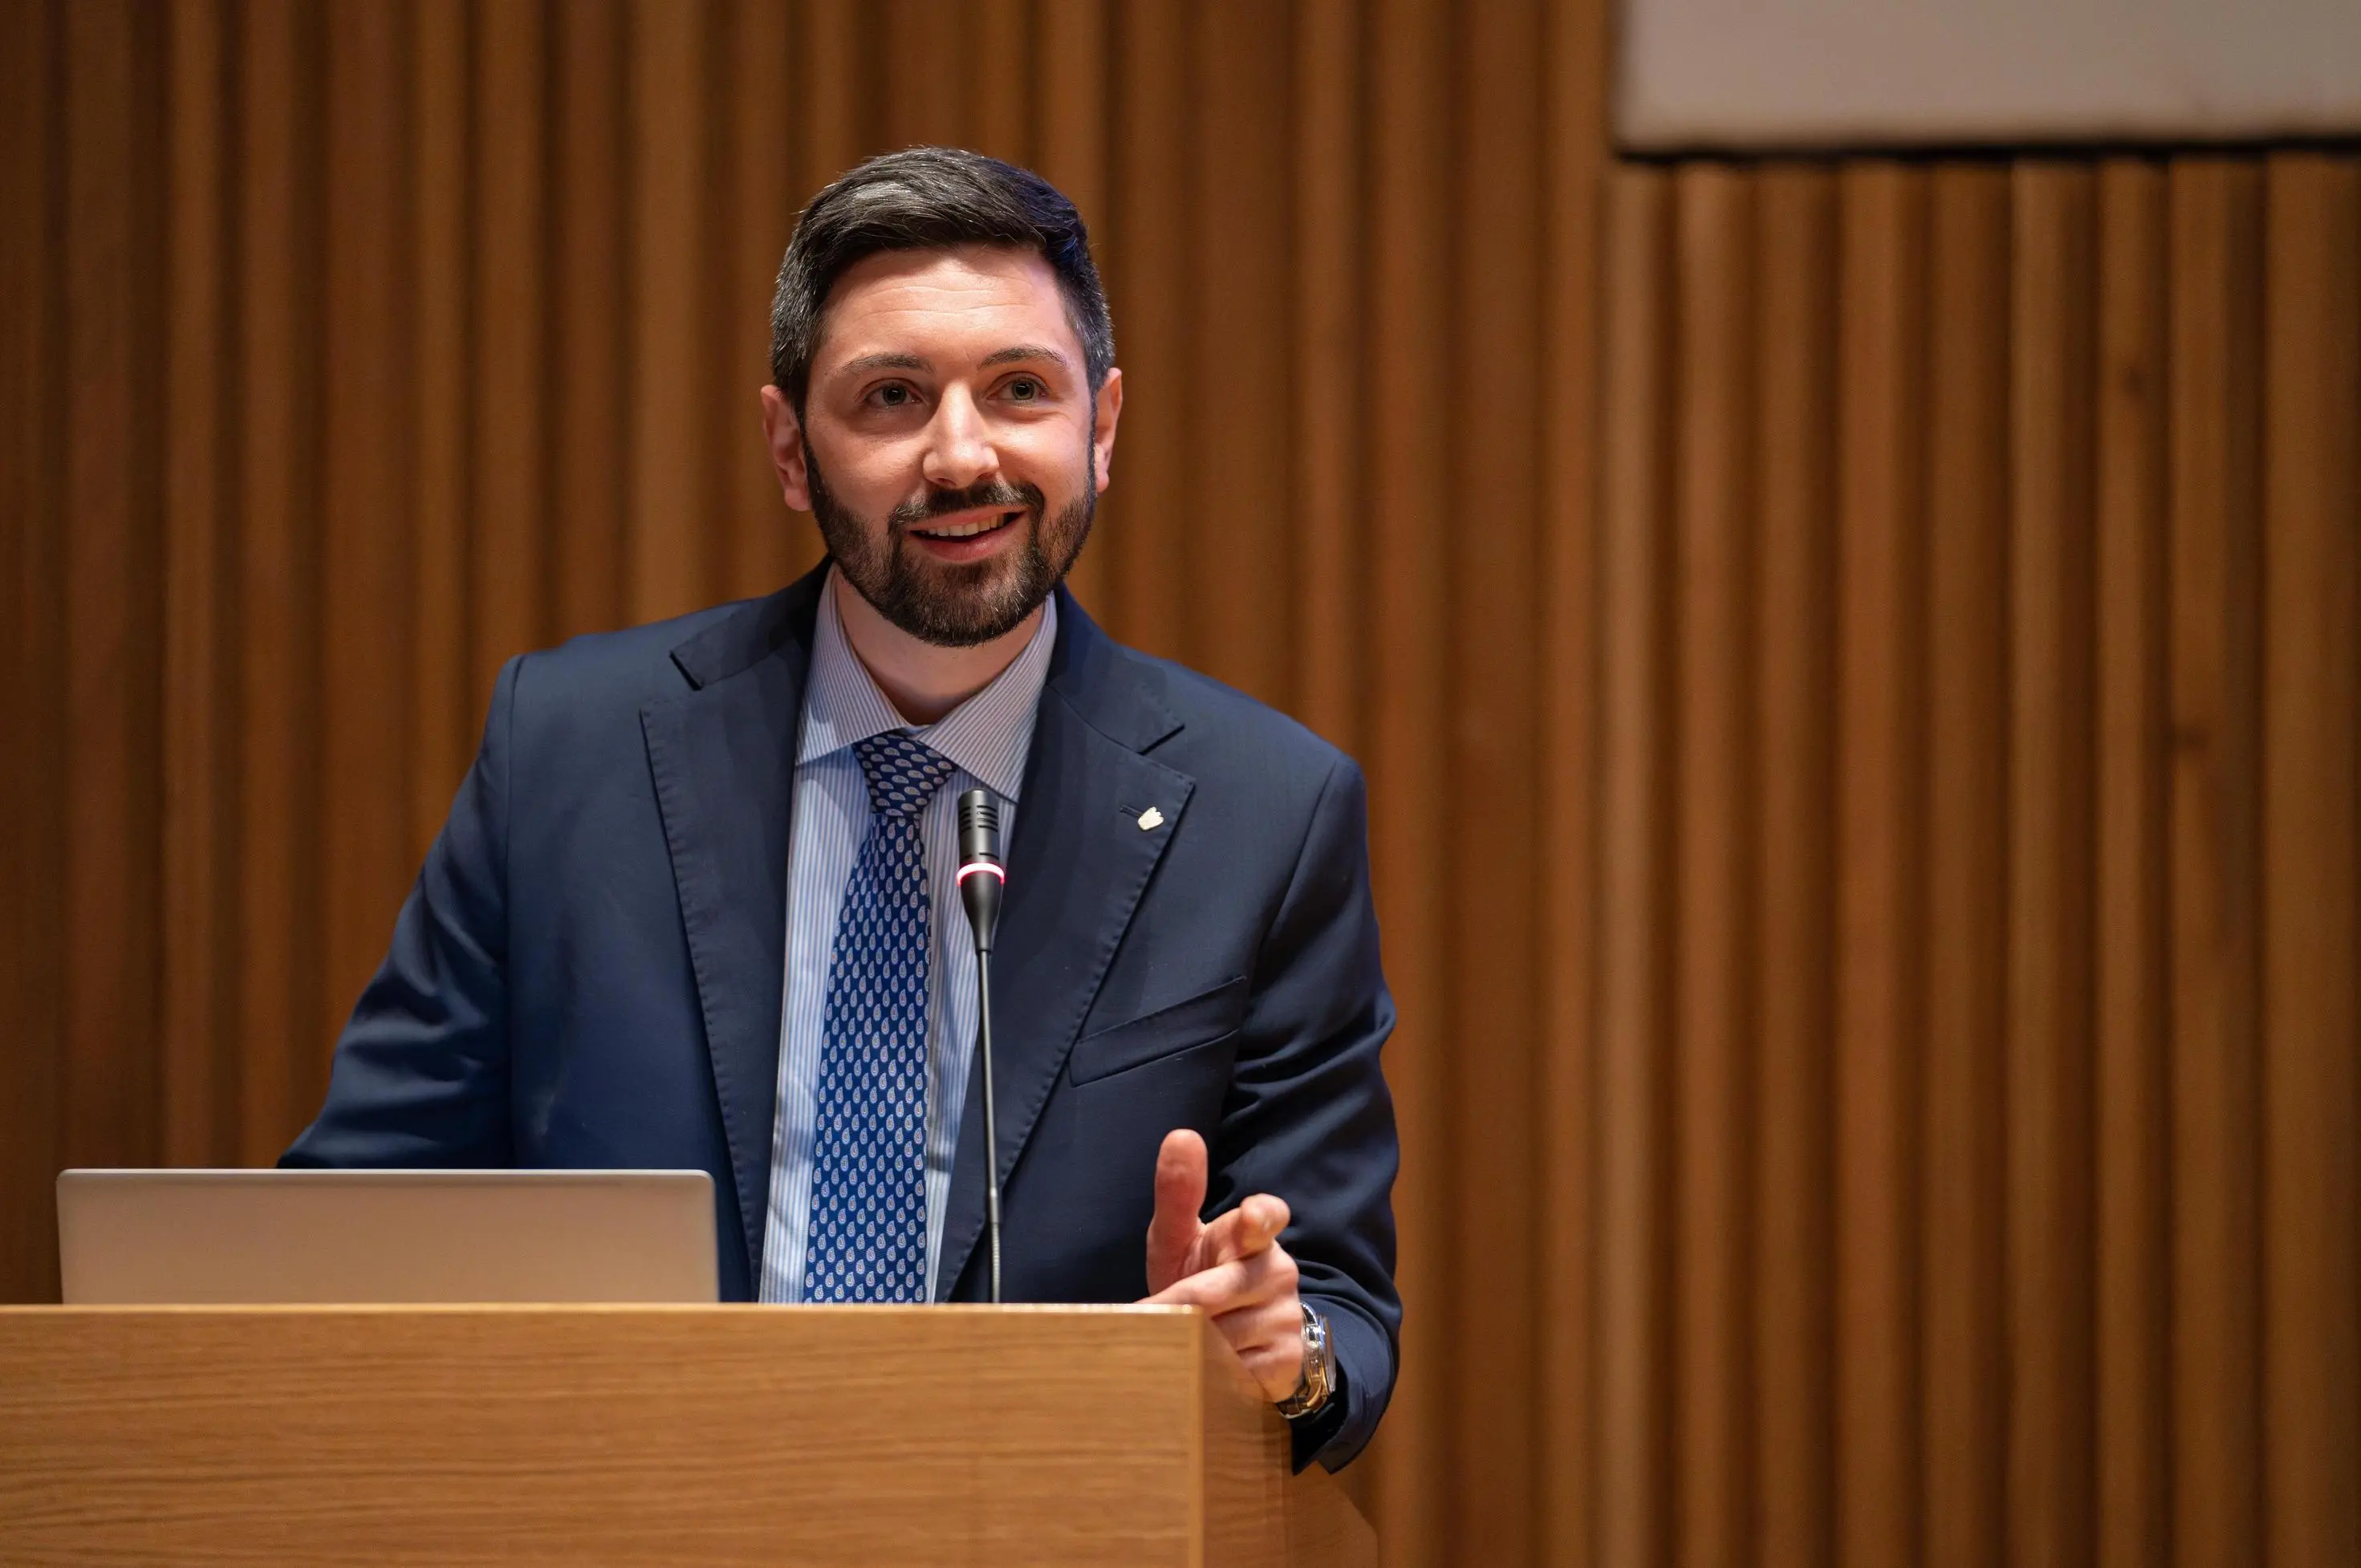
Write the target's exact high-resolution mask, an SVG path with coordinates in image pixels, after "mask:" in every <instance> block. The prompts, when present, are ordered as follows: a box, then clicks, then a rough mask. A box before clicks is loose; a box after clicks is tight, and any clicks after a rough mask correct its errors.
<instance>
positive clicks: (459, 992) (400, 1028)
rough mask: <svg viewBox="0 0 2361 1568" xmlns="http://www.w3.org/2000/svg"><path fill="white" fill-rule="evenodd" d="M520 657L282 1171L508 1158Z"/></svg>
mask: <svg viewBox="0 0 2361 1568" xmlns="http://www.w3.org/2000/svg"><path fill="white" fill-rule="evenodd" d="M521 665H522V660H520V659H511V660H510V661H509V662H508V663H507V664H506V665H505V666H503V667H502V669H501V670H500V679H499V680H498V681H497V682H496V683H495V684H494V685H493V688H492V705H491V712H490V714H489V717H488V718H486V720H485V724H484V739H483V744H482V745H481V746H480V747H479V748H478V751H477V752H476V761H475V764H474V766H472V767H471V768H469V769H468V771H467V779H466V781H465V782H464V783H463V784H461V785H460V786H459V794H458V796H457V798H456V799H455V800H454V801H453V802H452V805H451V815H450V817H449V819H448V820H446V821H445V823H444V825H443V831H442V833H441V834H440V835H439V836H437V838H436V839H435V840H434V848H433V849H432V850H429V851H428V852H427V856H426V863H425V865H424V867H423V869H421V871H420V872H419V873H418V881H417V883H415V884H414V885H413V886H412V888H411V890H410V897H409V898H408V900H407V901H405V902H404V903H403V905H402V906H401V916H400V918H399V919H398V920H397V921H396V922H395V924H394V928H393V945H392V948H391V949H390V951H389V952H388V953H387V954H386V956H385V962H384V963H383V964H382V965H380V966H379V969H378V971H377V974H376V976H375V977H374V978H373V979H371V980H370V981H369V982H368V988H367V989H366V990H364V991H363V992H361V997H360V1001H359V1003H358V1004H357V1005H356V1006H355V1007H354V1009H353V1014H352V1018H351V1020H350V1021H349V1022H348V1023H346V1025H345V1032H344V1036H343V1037H342V1038H341V1039H340V1040H339V1041H338V1042H337V1044H336V1054H335V1064H334V1065H333V1067H332V1068H331V1069H330V1071H329V1078H328V1097H327V1102H326V1103H325V1104H324V1105H323V1106H322V1107H321V1110H320V1114H319V1118H318V1119H317V1120H316V1121H314V1122H313V1124H311V1126H309V1127H307V1128H306V1129H304V1131H303V1133H302V1135H301V1136H299V1137H298V1138H297V1139H296V1140H295V1142H294V1144H293V1146H291V1147H290V1148H289V1149H288V1150H287V1152H286V1153H285V1154H283V1155H281V1156H280V1159H279V1163H280V1165H281V1166H287V1167H293V1166H363V1167H385V1166H461V1167H500V1166H505V1165H508V1164H509V1163H511V1156H510V1138H509V1093H508V1084H509V1032H508V974H507V959H508V820H509V738H510V735H511V728H512V724H511V721H512V718H513V713H514V708H515V702H516V686H517V676H518V671H519V669H520V667H521Z"/></svg>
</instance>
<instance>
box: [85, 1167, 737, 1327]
mask: <svg viewBox="0 0 2361 1568" xmlns="http://www.w3.org/2000/svg"><path fill="white" fill-rule="evenodd" d="M714 1248H715V1240H714V1217H713V1182H712V1179H711V1178H709V1177H708V1176H707V1175H706V1173H705V1172H703V1171H701V1170H69V1171H66V1172H65V1173H64V1174H62V1175H60V1177H59V1178H58V1254H59V1263H60V1273H61V1275H62V1277H63V1284H64V1297H65V1300H66V1303H67V1304H68V1305H69V1306H178V1305H194V1304H201V1303H214V1302H300V1301H313V1302H324V1301H337V1302H362V1301H413V1302H415V1301H667V1302H706V1301H711V1300H713V1299H715V1297H716V1295H717V1293H718V1280H717V1276H716V1258H715V1251H714Z"/></svg>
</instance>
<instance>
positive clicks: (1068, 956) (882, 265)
mask: <svg viewBox="0 0 2361 1568" xmlns="http://www.w3.org/2000/svg"><path fill="white" fill-rule="evenodd" d="M772 334H773V378H774V385H772V386H770V387H766V388H764V389H763V424H764V428H765V430H766V431H767V433H768V435H769V440H770V448H771V454H772V457H773V461H774V464H775V466H776V467H777V470H778V475H779V483H780V488H781V490H782V491H783V493H784V494H785V499H786V500H787V502H788V504H789V505H790V506H792V507H794V508H796V510H810V511H811V512H812V513H813V515H814V516H815V517H816V518H817V519H818V523H819V527H820V530H821V533H822V536H823V537H824V539H825V540H826V542H827V544H828V547H829V554H830V558H831V559H830V562H829V564H826V565H823V566H822V567H821V568H820V569H819V570H818V571H817V572H815V573H813V574H812V575H810V576H807V577H805V578H804V579H803V580H802V581H800V582H797V583H796V584H794V585H793V586H791V587H788V588H786V589H785V590H784V591H782V592H780V593H778V594H775V595H773V596H772V597H771V598H766V599H762V600H758V601H754V602H752V603H747V604H740V605H730V606H725V607H723V608H721V609H712V610H707V611H704V612H702V613H700V614H697V615H692V616H688V617H686V618H685V619H683V620H675V621H671V622H667V623H664V624H662V625H657V626H644V627H640V628H636V629H634V630H627V631H620V632H615V633H611V634H609V635H605V636H599V637H588V638H583V639H580V640H577V641H574V642H571V643H568V644H567V645H566V646H565V647H563V648H560V649H557V650H555V651H553V652H542V653H535V654H530V655H527V656H525V657H522V658H519V659H514V660H511V662H510V663H508V665H507V666H506V668H504V669H503V670H502V671H501V672H500V679H499V681H498V683H497V685H495V687H494V690H493V696H492V704H491V712H490V717H489V721H488V722H487V724H486V726H485V730H484V740H483V746H482V749H481V751H480V752H479V753H478V757H477V759H476V762H475V766H474V768H473V769H472V771H471V772H470V773H469V774H468V776H467V782H466V783H465V784H464V785H463V786H462V787H461V789H460V792H459V795H458V798H457V800H456V803H455V804H454V806H453V807H452V812H451V817H450V820H449V822H448V823H447V824H446V826H445V828H444V831H443V833H442V836H441V837H440V838H439V839H437V841H436V843H435V845H434V850H433V851H432V852H431V853H430V855H429V856H428V859H427V862H426V865H425V868H424V870H423V872H422V873H421V874H420V877H419V881H418V884H417V886H416V888H415V889H414V890H413V891H412V894H411V896H410V899H409V902H408V903H407V904H406V905H404V906H403V908H402V911H401V919H400V921H399V923H398V925H397V927H396V929H395V933H394V938H393V946H392V950H391V951H390V954H389V955H388V957H387V959H386V961H385V964H384V966H383V967H382V968H381V969H380V970H379V972H378V974H377V976H376V978H375V979H374V980H373V981H371V982H370V984H369V986H368V990H367V991H366V992H364V993H363V995H362V997H361V999H360V1003H359V1005H358V1006H357V1008H356V1010H355V1012H354V1014H353V1017H352V1021H351V1023H350V1025H348V1026H347V1027H346V1032H345V1036H344V1038H343V1040H342V1041H341V1043H340V1044H339V1045H338V1047H337V1050H336V1058H335V1069H334V1072H333V1076H332V1078H331V1080H330V1083H329V1088H328V1096H327V1102H326V1105H325V1106H324V1109H323V1110H322V1111H321V1113H320V1117H319V1119H318V1121H316V1122H315V1123H313V1125H312V1126H311V1127H310V1128H309V1129H308V1130H307V1131H306V1132H305V1133H304V1134H303V1135H302V1137H301V1138H299V1139H298V1140H297V1141H296V1143H295V1145H294V1146H293V1147H292V1148H291V1149H290V1150H289V1151H288V1153H287V1156H286V1157H285V1160H284V1162H283V1163H286V1164H290V1165H335V1166H401V1165H469V1166H490V1165H508V1164H515V1165H523V1166H558V1167H588V1168H597V1167H666V1168H704V1169H706V1170H708V1171H709V1172H711V1173H712V1175H713V1178H714V1190H715V1195H716V1202H717V1207H718V1223H719V1234H720V1236H721V1238H722V1246H721V1278H722V1286H723V1291H724V1294H725V1295H727V1296H729V1297H730V1298H733V1299H750V1298H751V1299H761V1300H766V1301H807V1300H924V1299H967V1300H973V1299H980V1298H981V1297H982V1296H983V1293H984V1290H985V1282H984V1264H983V1258H982V1257H981V1256H980V1251H981V1249H979V1247H978V1246H977V1237H978V1233H979V1232H980V1230H981V1229H982V1227H983V1187H984V1165H983V1160H984V1150H983V1117H982V1115H981V1113H978V1112H976V1111H975V1110H974V1107H975V1106H976V1104H977V1102H978V1101H979V1099H980V1097H981V1094H982V1090H981V1088H980V1087H979V1079H980V1071H979V1069H980V1064H979V1063H978V1062H977V1061H976V1060H975V1059H974V1058H975V1053H974V1050H973V1048H972V1047H973V1041H974V1037H975V1030H976V1015H975V989H974V983H975V960H974V956H973V951H972V946H971V939H970V937H969V933H968V931H967V929H966V922H965V919H964V917H963V915H962V912H961V904H960V900H959V898H958V896H957V894H956V893H955V892H954V889H953V879H954V875H955V868H956V855H957V846H956V830H955V822H954V817H953V812H954V803H955V801H956V797H957V796H958V795H959V794H960V792H961V791H963V790H966V789H969V788H973V787H978V786H981V787H983V788H985V789H988V790H991V791H992V792H994V795H997V796H998V797H999V805H1000V809H1001V811H1002V814H1003V819H1004V825H1005V829H1004V830H1005V833H1006V835H1007V837H1006V839H1005V842H1006V845H1007V850H1006V861H1007V868H1008V878H1007V887H1006V903H1005V908H1004V911H1003V914H1002V916H1001V925H1000V930H999V935H998V939H997V943H996V947H995V951H994V1060H995V1076H996V1085H995V1087H996V1104H997V1112H998V1116H997V1120H998V1124H999V1141H1000V1147H999V1149H998V1150H997V1151H996V1157H997V1162H998V1167H999V1169H1000V1172H1001V1175H1002V1178H1003V1181H1004V1184H1005V1191H1004V1208H1003V1232H1004V1238H1005V1296H1006V1298H1007V1299H1012V1300H1050V1301H1061V1300H1062V1301H1123V1300H1130V1299H1136V1298H1138V1297H1141V1296H1143V1295H1145V1296H1146V1298H1147V1299H1149V1300H1152V1301H1159V1302H1177V1303H1192V1304H1195V1305H1199V1306H1202V1307H1203V1308H1204V1309H1205V1310H1207V1311H1208V1312H1210V1313H1211V1314H1213V1321H1214V1322H1215V1323H1216V1324H1218V1325H1219V1327H1220V1329H1221V1332H1223V1334H1224V1336H1225V1337H1226V1338H1227V1339H1228V1341H1229V1343H1231V1344H1232V1345H1233V1346H1234V1347H1235V1349H1236V1350H1237V1352H1238V1354H1239V1356H1240V1358H1241V1359H1242V1360H1243V1361H1244V1363H1245V1365H1246V1367H1247V1369H1248V1371H1249V1372H1250V1373H1252V1374H1253V1376H1255V1378H1256V1379H1257V1382H1258V1383H1259V1384H1260V1385H1261V1387H1263V1389H1264V1390H1265V1391H1266V1392H1267V1393H1268V1395H1269V1397H1270V1398H1271V1399H1272V1400H1274V1401H1275V1402H1277V1403H1278V1404H1279V1408H1280V1409H1281V1410H1282V1412H1283V1413H1285V1414H1286V1415H1287V1416H1288V1417H1289V1419H1290V1421H1291V1423H1292V1425H1293V1430H1294V1432H1295V1440H1296V1441H1295V1449H1296V1460H1297V1464H1299V1465H1301V1464H1306V1463H1309V1462H1310V1461H1311V1460H1312V1459H1313V1458H1315V1457H1316V1458H1318V1459H1320V1460H1321V1461H1323V1463H1325V1464H1328V1465H1329V1466H1330V1467H1331V1468H1334V1467H1335V1466H1337V1465H1341V1464H1344V1463H1345V1461H1346V1460H1348V1459H1350V1458H1351V1457H1352V1456H1353V1455H1354V1454H1355V1453H1357V1452H1358V1451H1359V1450H1360V1448H1361V1446H1362V1445H1363V1444H1364V1443H1365V1442H1367V1440H1368V1437H1369V1434H1370V1432H1371V1431H1372V1430H1373V1429H1374V1428H1375V1426H1376V1424H1377V1421H1378V1416H1379V1415H1380V1414H1381V1413H1382V1411H1383V1409H1384V1408H1385V1403H1386V1400H1387V1398H1388V1396H1389V1393H1390V1391H1391V1389H1392V1387H1393V1380H1394V1373H1395V1359H1396V1354H1397V1332H1398V1329H1399V1326H1400V1299H1399V1297H1398V1296H1397V1294H1396V1292H1395V1290H1394V1287H1393V1282H1392V1277H1391V1276H1392V1269H1393V1223H1392V1215H1391V1210H1390V1207H1389V1192H1390V1190H1391V1185H1392V1179H1393V1174H1394V1170H1395V1167H1396V1163H1397V1153H1396V1144H1395V1136H1394V1125H1393V1113H1392V1108H1391V1102H1390V1101H1389V1098H1388V1095H1387V1092H1386V1088H1385V1084H1384V1080H1382V1078H1381V1077H1380V1076H1379V1073H1378V1048H1379V1047H1380V1045H1381V1044H1382V1043H1383V1041H1384V1039H1385V1037H1386V1036H1387V1034H1388V1032H1389V1030H1390V1029H1391V1027H1392V1024H1393V1007H1392V1003H1391V1001H1390V999H1389V997H1388V995H1387V992H1386V989H1385V982H1384V978H1383V976H1382V975H1381V974H1380V972H1379V970H1378V938H1377V927H1376V920H1375V916H1374V914H1373V912H1372V909H1371V905H1370V900H1369V891H1368V869H1367V850H1366V846H1365V839H1366V829H1365V809H1364V802H1363V790H1362V783H1361V777H1360V774H1359V772H1358V771H1357V770H1356V768H1355V767H1354V765H1353V763H1352V762H1351V761H1350V760H1349V759H1348V758H1346V757H1345V756H1343V755H1342V754H1340V753H1339V752H1337V751H1334V749H1333V748H1331V747H1329V746H1327V745H1325V744H1324V743H1323V742H1322V741H1320V740H1317V739H1316V738H1314V737H1313V736H1312V735H1311V734H1309V733H1308V732H1306V731H1305V730H1303V729H1301V728H1300V727H1298V726H1297V725H1295V724H1293V723H1291V722H1290V721H1289V720H1287V719H1286V718H1281V717H1279V715H1277V714H1275V713H1272V712H1271V711H1269V710H1268V709H1267V708H1264V707H1260V706H1258V705H1257V704H1256V703H1253V702H1251V701H1249V700H1247V699H1246V698H1245V697H1243V696H1238V695H1237V694H1235V693H1234V692H1231V691H1228V690H1226V689H1224V688H1223V687H1221V686H1218V685H1214V684H1213V682H1211V681H1208V680H1206V679H1204V678H1203V677H1202V676H1199V675H1196V674H1191V673H1190V672H1188V671H1186V670H1183V669H1180V668H1179V667H1177V666H1175V665H1171V664H1169V663H1162V662H1160V661H1157V660H1153V659H1149V658H1146V657H1144V656H1142V655H1140V654H1138V653H1136V652H1131V651H1130V650H1127V649H1125V648H1122V647H1119V646H1117V645H1115V643H1113V642H1110V641H1108V640H1107V639H1106V638H1105V637H1104V635H1102V634H1101V633H1100V632H1099V630H1098V629H1097V628H1096V627H1095V626H1093V624H1092V623H1091V620H1090V618H1089V617H1088V616H1087V615H1085V614H1084V613H1083V612H1082V607H1081V606H1080V605H1078V604H1077V603H1076V602H1075V601H1074V600H1073V598H1071V595H1069V594H1068V593H1067V592H1066V590H1065V589H1064V588H1063V587H1060V584H1061V582H1062V580H1063V579H1064V576H1065V575H1066V572H1067V569H1068V568H1069V567H1070V566H1071V565H1072V564H1073V561H1074V558H1075V556H1076V554H1078V553H1079V552H1080V551H1081V549H1082V543H1083V541H1084V539H1085V538H1086V537H1087V536H1088V534H1089V532H1090V527H1091V521H1092V517H1093V511H1094V509H1095V506H1096V501H1097V497H1098V494H1099V492H1100V491H1102V490H1104V488H1106V484H1107V476H1108V467H1109V462H1110V459H1111V458H1112V456H1113V454H1114V449H1115V425H1116V421H1117V419H1118V417H1119V416H1120V415H1121V413H1122V411H1123V376H1122V372H1121V371H1119V370H1117V369H1115V366H1114V342H1113V334H1112V331H1111V328H1110V325H1109V322H1108V316H1107V309H1106V302H1105V298H1104V294H1103V293H1102V291H1101V290H1100V286H1099V280H1098V275H1097V272H1096V269H1094V268H1093V265H1092V261H1091V258H1090V251H1089V247H1088V240H1087V236H1085V234H1084V231H1083V226H1082V220H1081V218H1080V216H1079V215H1078V214H1076V213H1075V211H1074V208H1073V205H1072V203H1069V202H1068V201H1066V199H1065V198H1064V197H1062V196H1061V195H1060V194H1059V193H1058V192H1056V191H1055V190H1053V189H1051V188H1050V187H1049V185H1048V184H1047V183H1046V182H1044V181H1041V180H1040V179H1038V177H1037V176H1034V175H1032V174H1029V173H1027V172H1025V171H1023V170H1016V169H1013V168H1011V167H1009V166H1008V165H1006V164H1004V163H1000V162H998V161H996V160H994V159H987V158H983V157H979V156H977V155H975V154H973V153H967V152H960V151H953V150H949V149H944V148H918V149H914V150H911V151H906V152H900V153H895V154H891V155H889V156H886V157H883V158H879V159H873V160H872V161H870V162H868V163H866V164H863V165H862V166H861V167H860V168H858V169H855V170H852V171H851V173H849V174H847V175H846V176H844V178H842V179H841V180H839V181H837V182H836V183H835V184H833V185H831V186H829V188H828V189H827V190H825V191H823V192H820V194H819V195H818V197H817V198H815V199H814V200H813V202H812V203H811V205H810V206H809V207H808V208H807V210H806V211H805V213H804V214H803V216H802V218H801V220H800V221H799V222H798V224H797V225H796V233H795V237H794V239H793V241H792V242H791V243H790V245H789V247H788V249H787V254H786V258H785V263H784V264H783V265H782V267H781V268H780V270H779V281H778V291H777V294H776V297H775V300H774V305H773V313H772ZM1208 1212H1211V1213H1213V1214H1215V1215H1217V1217H1216V1218H1215V1219H1213V1221H1212V1222H1211V1223H1205V1222H1204V1221H1203V1220H1202V1215H1203V1214H1205V1213H1208ZM1108 1392H1109V1397H1110V1398H1121V1397H1122V1390H1120V1389H1110V1390H1109V1391H1108Z"/></svg>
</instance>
